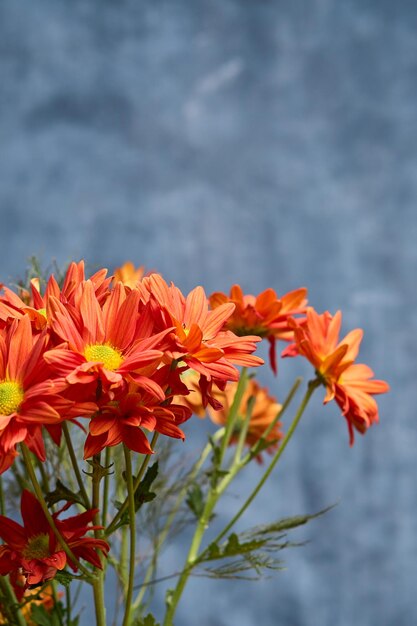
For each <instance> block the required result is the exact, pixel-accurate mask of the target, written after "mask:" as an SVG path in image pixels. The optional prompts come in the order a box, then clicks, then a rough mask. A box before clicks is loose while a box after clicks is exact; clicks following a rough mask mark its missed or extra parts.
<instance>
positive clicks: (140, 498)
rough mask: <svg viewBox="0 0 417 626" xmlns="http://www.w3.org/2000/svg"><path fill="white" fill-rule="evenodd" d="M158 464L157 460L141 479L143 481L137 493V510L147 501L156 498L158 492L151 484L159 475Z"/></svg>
mask: <svg viewBox="0 0 417 626" xmlns="http://www.w3.org/2000/svg"><path fill="white" fill-rule="evenodd" d="M158 466H159V464H158V461H156V462H155V463H154V464H153V465H151V466H150V467H148V469H147V470H146V474H145V476H144V477H143V479H142V480H141V483H140V485H139V487H138V488H137V490H136V493H135V511H138V510H139V509H140V507H141V506H142V505H143V504H145V503H146V502H151V501H152V500H153V499H154V498H156V493H154V492H153V491H151V486H152V483H153V482H154V480H155V479H156V477H157V476H158Z"/></svg>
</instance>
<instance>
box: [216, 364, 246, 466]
mask: <svg viewBox="0 0 417 626" xmlns="http://www.w3.org/2000/svg"><path fill="white" fill-rule="evenodd" d="M247 382H248V370H247V368H246V367H243V368H242V371H241V373H240V378H239V382H238V384H237V388H236V393H235V397H234V399H233V403H232V406H231V407H230V411H229V415H228V417H227V423H226V432H225V434H224V437H223V440H222V444H221V448H220V459H219V467H221V464H222V462H223V458H224V455H225V453H226V448H227V446H228V444H229V441H230V438H231V436H232V434H233V430H234V427H235V422H236V419H237V416H238V411H239V406H240V403H241V402H242V397H243V394H244V392H245V389H246V385H247Z"/></svg>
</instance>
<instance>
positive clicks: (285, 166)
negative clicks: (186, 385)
mask: <svg viewBox="0 0 417 626" xmlns="http://www.w3.org/2000/svg"><path fill="white" fill-rule="evenodd" d="M416 28H417V5H416V3H415V2H414V1H411V0H409V1H407V0H404V1H403V2H392V1H388V0H343V1H337V0H334V1H332V0H308V1H307V0H306V1H305V2H303V1H301V0H292V1H284V0H275V1H274V0H270V1H266V0H255V1H244V0H240V1H239V0H213V1H211V2H203V1H201V0H192V1H189V2H187V1H186V0H171V1H170V2H168V1H167V2H162V1H158V0H153V1H140V0H136V1H133V0H132V1H131V2H128V1H119V2H116V1H110V0H108V1H103V0H101V1H100V0H85V1H81V0H79V1H72V2H69V1H68V0H67V1H64V0H49V1H48V0H40V1H37V2H32V1H24V0H21V1H19V2H16V1H15V0H2V2H1V3H0V172H1V176H0V211H1V217H2V219H1V230H0V239H1V246H0V260H1V279H2V280H4V281H7V280H9V279H10V278H16V277H17V276H19V275H21V274H22V273H23V271H24V268H25V262H26V258H27V257H28V256H29V255H31V254H33V253H35V254H38V255H40V256H41V258H42V259H43V261H44V262H45V263H47V262H49V261H50V259H51V258H56V259H57V260H58V262H59V263H61V264H64V263H66V262H67V261H69V260H70V259H73V258H76V259H78V258H80V257H85V258H86V259H87V260H88V262H89V263H90V264H92V265H99V264H100V265H106V266H109V267H112V266H114V265H115V264H119V263H121V262H123V261H124V260H125V259H127V258H129V259H132V260H133V261H135V262H136V263H138V264H141V263H144V264H145V265H146V266H147V267H148V268H155V269H158V270H160V271H161V272H162V273H163V274H164V275H165V277H166V278H167V279H172V280H174V281H175V282H176V283H177V284H178V285H179V286H181V287H182V288H183V289H184V290H187V289H191V288H192V287H193V286H194V285H195V284H198V283H200V284H203V285H204V286H205V288H206V289H207V290H208V291H213V290H218V289H223V290H225V289H228V287H229V285H230V284H232V283H233V282H240V283H241V284H242V286H243V287H244V289H245V290H247V291H249V292H259V291H261V290H262V289H264V288H266V287H268V286H272V287H274V288H275V289H277V290H278V292H279V293H282V292H284V291H286V290H289V289H293V288H295V287H298V286H301V285H305V286H307V287H308V288H309V291H310V301H311V303H312V304H313V305H314V306H315V307H316V308H317V309H319V310H324V309H329V310H331V311H335V310H337V309H338V308H341V309H342V310H343V312H344V329H345V330H346V331H347V330H349V329H351V328H353V327H356V326H357V325H360V326H362V327H363V328H364V329H365V340H364V345H363V351H362V358H363V360H364V361H366V362H367V363H369V364H370V365H371V366H372V367H373V368H374V369H375V371H376V373H377V376H378V377H379V378H386V379H387V380H388V381H389V382H390V383H391V385H392V393H391V394H390V395H389V396H386V397H383V398H381V400H380V407H381V424H380V425H379V426H376V427H375V428H373V429H372V430H371V431H370V432H368V433H367V435H366V437H364V438H361V437H358V440H357V443H356V444H355V446H354V448H353V449H349V446H348V437H347V431H346V427H345V424H344V421H343V419H342V418H340V416H339V414H338V411H337V410H336V408H334V407H331V406H327V407H325V408H322V407H321V403H320V399H318V400H317V402H316V403H315V404H314V403H313V405H312V407H311V409H310V411H309V413H308V416H307V417H306V419H305V420H304V423H302V425H301V427H300V432H299V433H298V436H297V438H296V440H295V441H294V443H293V445H292V448H291V449H289V450H288V453H287V454H286V457H285V459H284V460H283V463H282V465H281V469H280V470H279V471H278V472H277V474H276V475H275V477H274V478H273V479H272V481H271V484H270V486H269V488H268V489H267V490H265V492H264V494H263V495H261V497H260V498H259V500H258V504H257V506H255V507H254V510H253V511H252V512H251V513H249V514H248V515H247V516H246V517H245V519H244V520H243V521H242V524H241V528H244V527H245V526H247V525H249V524H255V523H257V522H264V521H267V520H272V519H274V518H275V517H278V516H283V515H287V514H296V513H302V512H313V511H315V510H317V509H319V508H321V507H323V506H325V505H327V504H330V503H332V502H335V501H338V500H340V504H339V506H338V507H337V508H336V509H335V510H333V511H332V512H330V513H329V514H328V515H327V516H326V517H325V518H324V519H320V520H317V521H315V522H313V523H312V524H311V525H310V526H308V527H306V528H304V529H302V531H299V534H298V536H299V538H300V539H305V538H308V539H311V542H310V543H309V544H308V545H307V546H306V547H304V548H303V549H301V550H294V551H292V552H290V553H288V555H287V565H288V569H287V571H286V572H284V573H281V574H278V575H277V576H275V577H274V578H272V579H270V580H266V581H263V582H261V583H239V584H234V583H227V582H222V583H216V582H205V581H201V579H198V580H195V581H193V582H192V583H191V584H190V586H189V588H188V591H187V594H186V596H185V597H184V602H183V605H182V609H181V611H180V613H179V617H178V626H194V625H195V624H196V623H199V624H203V625H204V626H235V625H237V624H238V625H239V626H253V625H254V624H262V626H276V625H280V624H285V626H318V625H320V626H352V624H355V626H375V625H376V624H377V625H378V626H392V625H396V626H413V625H414V624H417V608H416V602H415V597H416V586H417V460H416V457H417V454H416V444H417V429H416V417H417V416H416V404H417V397H416V375H417V362H416V347H417V318H416V305H417V298H416V274H417V272H416V265H417V247H416V240H417V216H416V197H417V151H416V143H417V141H416V140H417V110H416V97H417V82H416V71H417V37H416ZM296 371H298V369H297V368H296V365H295V363H283V364H281V365H280V376H279V378H278V381H274V380H273V377H272V375H270V374H269V373H268V372H266V374H264V380H266V381H267V382H268V383H270V384H271V385H273V387H274V388H275V389H277V391H278V393H279V394H280V395H282V394H283V393H284V392H285V389H286V388H287V386H288V385H289V383H290V381H291V380H292V376H293V375H294V373H295V372H296ZM306 373H307V374H308V370H306ZM195 429H196V427H195V426H193V425H189V430H190V431H193V430H195ZM193 440H194V439H193V435H192V433H191V435H190V437H189V439H188V441H187V442H186V444H184V445H185V446H188V448H187V450H188V451H190V450H191V449H192V446H193ZM256 471H257V470H256V469H255V474H256ZM255 478H256V476H255V477H254V478H253V480H255ZM243 488H245V485H243ZM225 505H226V509H227V510H230V511H232V510H235V507H236V506H237V502H236V497H234V496H233V494H232V496H230V497H229V499H227V500H226V502H225ZM183 550H184V549H183V547H182V546H181V545H180V544H178V545H175V546H172V547H170V548H169V550H168V552H167V560H166V563H165V565H164V571H163V572H161V573H169V572H170V571H172V569H175V568H177V567H178V560H182V558H183ZM158 597H159V598H160V600H161V598H162V590H161V595H160V596H158ZM84 615H85V616H87V612H86V613H84ZM85 619H86V620H87V617H85ZM196 620H197V621H196ZM87 622H88V620H87Z"/></svg>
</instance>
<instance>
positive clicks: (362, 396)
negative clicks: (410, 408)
mask: <svg viewBox="0 0 417 626" xmlns="http://www.w3.org/2000/svg"><path fill="white" fill-rule="evenodd" d="M341 322H342V314H341V312H340V311H338V312H337V313H336V314H335V315H334V316H332V315H331V314H330V313H329V312H328V311H326V312H325V313H322V314H321V315H319V314H318V313H316V311H315V310H314V309H313V308H311V307H309V308H308V309H307V318H306V321H305V322H304V323H303V324H297V323H296V322H295V321H294V322H293V329H294V339H295V342H294V344H292V345H290V346H288V348H287V349H286V350H284V352H283V356H296V355H297V354H300V355H302V356H304V357H305V358H306V359H308V360H309V361H310V363H311V364H312V365H313V366H314V368H315V370H316V373H317V376H318V378H319V379H320V380H321V382H322V383H323V385H324V386H325V387H326V390H327V393H326V397H325V399H324V402H325V403H327V402H330V401H331V400H333V399H334V400H335V401H336V402H337V404H338V405H339V407H340V408H341V410H342V414H343V415H344V417H345V418H346V420H347V424H348V428H349V436H350V445H353V442H354V430H357V431H358V432H360V433H362V434H363V433H365V432H366V430H367V429H368V428H369V427H370V426H371V425H372V424H374V423H376V422H378V420H379V416H378V405H377V403H376V401H375V399H374V397H373V396H374V395H376V394H380V393H385V392H387V391H389V385H388V383H386V382H385V381H383V380H374V379H373V376H374V373H373V371H372V370H371V369H370V368H369V367H368V366H367V365H363V364H357V363H355V359H356V357H357V355H358V352H359V345H360V343H361V341H362V336H363V331H362V330H361V329H360V328H357V329H355V330H352V331H351V332H350V333H348V334H347V335H346V337H344V338H343V339H342V340H340V341H339V333H340V326H341Z"/></svg>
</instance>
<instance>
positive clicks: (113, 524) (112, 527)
mask: <svg viewBox="0 0 417 626" xmlns="http://www.w3.org/2000/svg"><path fill="white" fill-rule="evenodd" d="M158 437H159V433H155V434H154V436H153V437H152V441H151V448H152V450H154V448H155V445H156V442H157V441H158ZM150 458H151V455H150V454H147V455H146V456H145V458H144V459H143V463H142V466H141V468H140V470H139V474H138V475H137V476H136V479H135V482H134V483H133V494H135V493H136V491H137V489H138V488H139V485H140V483H141V480H142V478H143V475H144V473H145V470H146V468H147V467H148V463H149V461H150ZM128 506H129V498H128V497H127V498H126V499H125V501H124V502H123V504H122V506H121V507H120V509H119V510H118V512H117V513H116V515H115V516H114V517H113V519H112V521H111V522H110V524H109V525H108V526H107V528H106V530H105V531H104V532H105V534H106V535H107V536H108V535H111V533H112V532H114V531H115V529H116V527H117V524H118V522H119V521H120V519H121V517H122V515H123V513H124V512H125V511H126V510H127V508H128Z"/></svg>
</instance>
